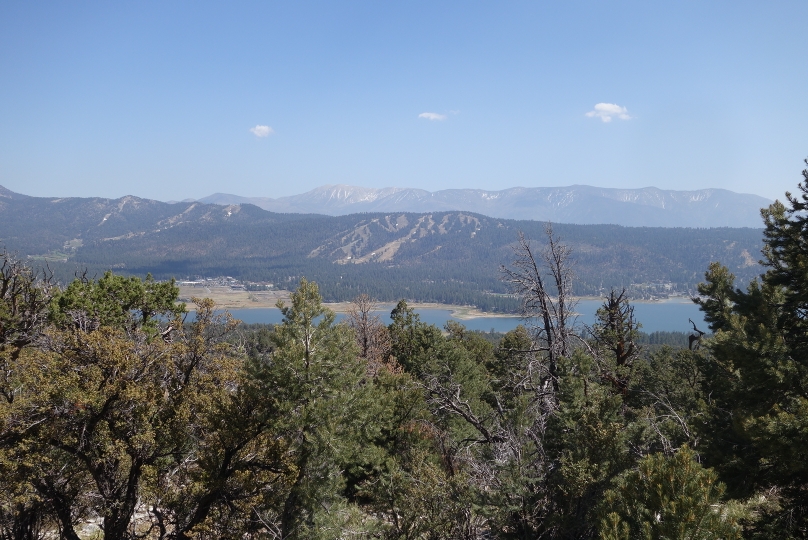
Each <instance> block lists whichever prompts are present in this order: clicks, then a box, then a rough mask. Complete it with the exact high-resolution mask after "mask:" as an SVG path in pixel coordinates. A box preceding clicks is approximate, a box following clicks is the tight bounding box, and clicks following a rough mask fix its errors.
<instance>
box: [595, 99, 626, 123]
mask: <svg viewBox="0 0 808 540" xmlns="http://www.w3.org/2000/svg"><path fill="white" fill-rule="evenodd" d="M586 115H587V116H588V117H589V118H600V119H601V120H603V121H604V122H611V121H612V119H614V118H619V119H620V120H630V119H631V116H629V115H628V110H627V109H626V108H625V107H621V106H620V105H615V104H614V103H598V104H597V105H595V109H594V110H592V111H589V112H588V113H586Z"/></svg>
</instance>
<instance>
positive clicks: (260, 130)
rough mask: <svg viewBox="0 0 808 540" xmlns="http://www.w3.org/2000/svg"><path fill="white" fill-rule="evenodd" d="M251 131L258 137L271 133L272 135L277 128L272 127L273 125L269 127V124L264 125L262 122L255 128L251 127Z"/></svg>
mask: <svg viewBox="0 0 808 540" xmlns="http://www.w3.org/2000/svg"><path fill="white" fill-rule="evenodd" d="M250 131H251V132H252V134H253V135H255V136H256V137H269V136H270V135H272V134H273V133H275V130H274V129H272V128H271V127H269V126H262V125H260V124H259V125H257V126H255V127H254V128H250Z"/></svg>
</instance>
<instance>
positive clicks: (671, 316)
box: [230, 299, 706, 333]
mask: <svg viewBox="0 0 808 540" xmlns="http://www.w3.org/2000/svg"><path fill="white" fill-rule="evenodd" d="M601 305H602V302H601V301H599V300H583V301H580V302H578V305H577V306H576V308H575V310H576V312H577V313H579V315H578V317H577V322H578V323H583V324H587V325H591V324H593V323H594V322H595V311H597V309H598V308H599V307H601ZM633 305H634V317H635V318H636V319H637V320H638V321H639V322H640V323H641V324H642V331H643V332H648V333H651V332H657V331H667V332H687V331H689V330H691V329H692V327H691V325H690V323H689V322H688V319H693V320H694V321H696V324H697V325H698V326H699V328H702V329H704V328H703V327H705V326H706V324H705V323H704V317H703V316H702V313H701V312H700V311H699V309H698V306H697V305H696V304H694V303H692V302H690V301H689V300H687V301H685V300H683V299H675V300H668V301H664V302H654V303H636V304H633ZM392 308H393V306H390V310H392ZM415 312H416V313H418V314H419V315H420V316H421V320H422V321H424V322H426V323H429V324H434V325H436V326H438V327H443V325H444V324H446V321H448V320H454V321H457V322H459V323H461V324H462V325H464V326H465V327H466V328H468V329H469V330H482V331H485V332H488V331H489V330H494V331H495V332H508V331H510V330H513V329H514V328H516V326H517V325H518V324H520V323H522V319H520V318H519V317H478V318H475V319H465V320H461V319H457V318H455V317H452V312H451V311H450V310H448V309H416V310H415ZM230 313H231V314H232V315H233V316H234V317H235V318H237V319H240V320H242V321H244V322H245V323H274V324H277V323H279V322H281V320H282V319H283V316H282V315H281V312H280V310H279V309H277V308H261V309H233V310H230ZM380 315H381V316H382V318H383V320H384V321H385V322H388V321H389V318H388V317H389V315H390V311H383V312H380ZM344 317H345V315H344V314H342V313H338V314H337V320H341V319H343V318H344Z"/></svg>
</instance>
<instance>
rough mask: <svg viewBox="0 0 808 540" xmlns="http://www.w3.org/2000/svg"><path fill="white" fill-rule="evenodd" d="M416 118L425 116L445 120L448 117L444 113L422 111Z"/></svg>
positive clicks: (428, 118)
mask: <svg viewBox="0 0 808 540" xmlns="http://www.w3.org/2000/svg"><path fill="white" fill-rule="evenodd" d="M418 118H426V119H427V120H446V118H448V117H447V116H446V115H445V114H438V113H434V112H422V113H421V114H419V115H418Z"/></svg>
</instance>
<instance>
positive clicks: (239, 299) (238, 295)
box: [180, 286, 690, 320]
mask: <svg viewBox="0 0 808 540" xmlns="http://www.w3.org/2000/svg"><path fill="white" fill-rule="evenodd" d="M290 295H291V291H280V290H279V291H257V292H252V291H244V290H232V289H230V288H229V287H187V286H181V287H180V299H181V300H180V301H181V302H185V304H186V307H187V308H188V311H195V310H196V306H195V305H194V304H193V303H192V302H191V298H192V297H198V298H211V299H213V301H214V302H216V307H217V308H220V309H226V310H232V309H268V308H276V305H275V304H276V303H277V302H278V300H282V301H284V302H288V301H289V299H290ZM573 299H574V301H575V302H580V301H584V302H592V301H600V300H603V297H599V296H578V297H574V298H573ZM665 302H670V303H682V304H685V303H690V298H689V297H687V296H675V297H669V298H665V299H660V300H634V301H632V302H631V303H632V304H658V303H665ZM396 303H397V302H378V303H376V307H377V309H378V310H380V311H385V310H387V311H392V310H393V308H394V307H395V306H396ZM323 305H324V306H326V307H327V308H328V309H330V310H332V311H334V312H336V313H346V312H348V310H349V309H350V305H351V303H350V302H323ZM408 305H409V307H411V308H412V309H441V310H446V311H449V312H450V313H451V315H452V317H454V318H456V319H459V320H470V319H477V318H482V317H486V318H520V316H519V315H516V314H511V313H492V312H487V311H482V310H480V309H477V308H475V307H473V306H458V305H454V304H438V303H434V302H413V303H408Z"/></svg>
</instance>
